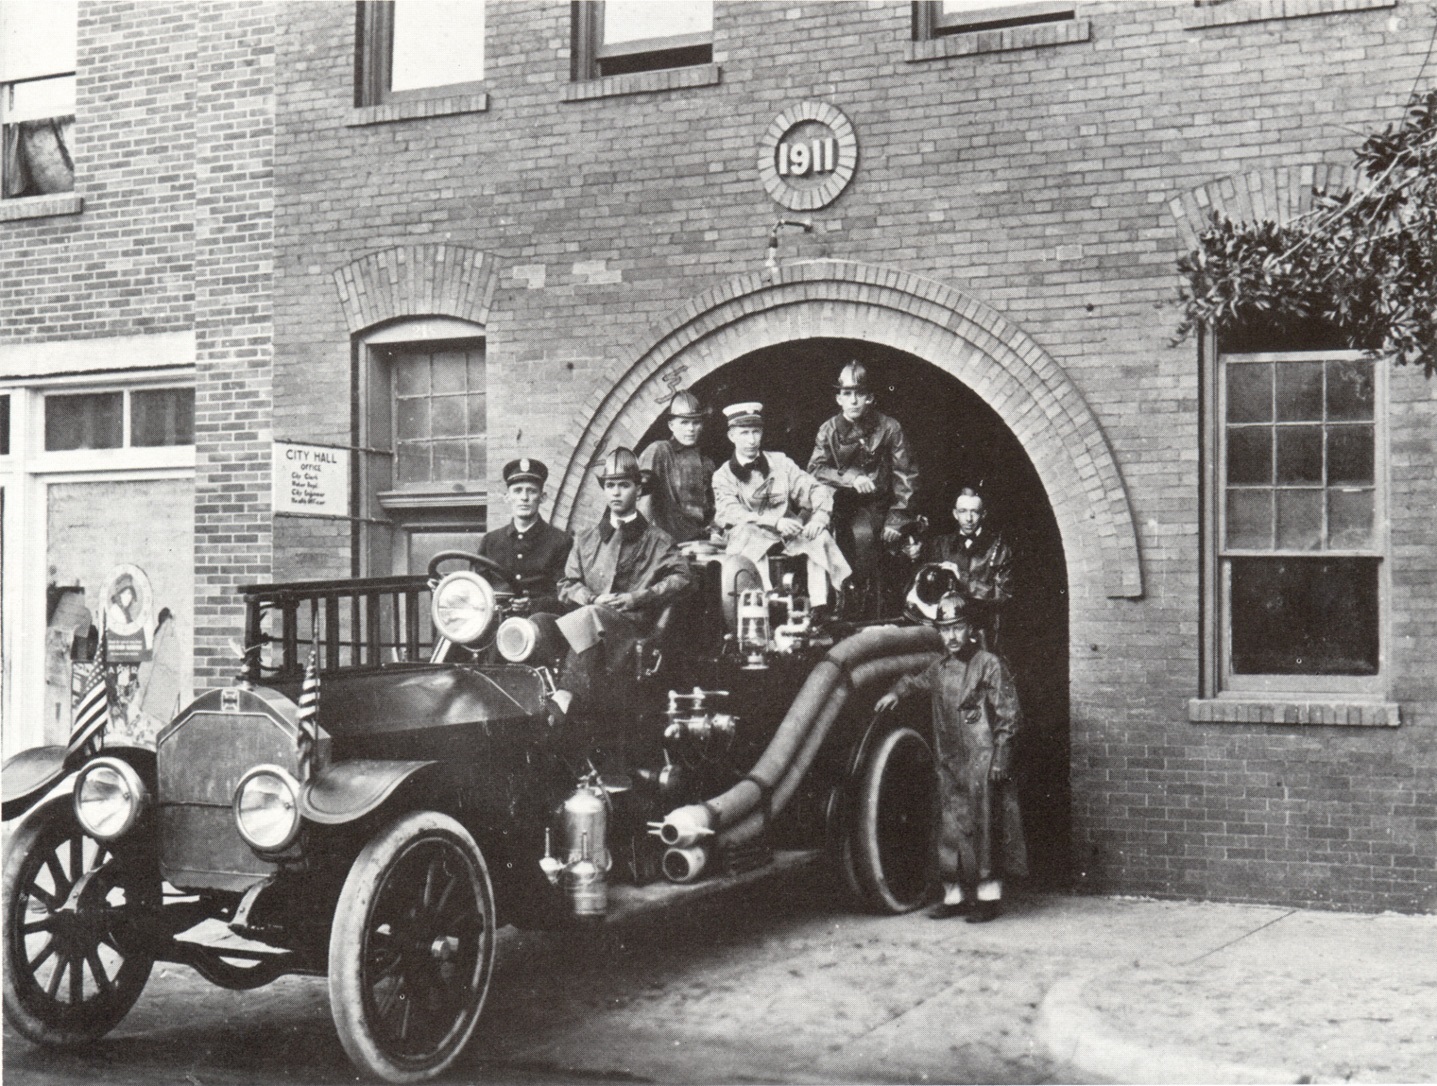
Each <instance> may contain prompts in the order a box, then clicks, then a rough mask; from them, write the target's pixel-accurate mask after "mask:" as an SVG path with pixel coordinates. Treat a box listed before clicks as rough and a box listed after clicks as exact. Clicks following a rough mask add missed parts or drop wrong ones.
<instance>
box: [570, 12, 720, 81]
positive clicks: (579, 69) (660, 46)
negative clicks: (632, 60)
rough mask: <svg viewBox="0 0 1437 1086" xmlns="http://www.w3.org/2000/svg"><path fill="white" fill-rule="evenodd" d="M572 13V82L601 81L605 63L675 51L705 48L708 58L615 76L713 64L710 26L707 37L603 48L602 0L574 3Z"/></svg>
mask: <svg viewBox="0 0 1437 1086" xmlns="http://www.w3.org/2000/svg"><path fill="white" fill-rule="evenodd" d="M573 12H574V15H573V20H574V24H573V28H572V38H573V42H572V56H573V69H574V70H573V79H574V81H575V82H582V81H585V80H590V79H599V78H602V77H603V75H604V72H603V71H602V65H603V62H604V61H605V60H614V59H619V58H627V57H636V58H642V57H644V56H647V55H649V54H655V55H660V54H664V53H670V52H673V51H674V50H678V49H697V48H702V47H704V46H708V48H709V57H708V59H707V60H700V61H694V62H692V63H686V64H682V65H669V64H663V63H654V64H652V65H649V66H644V65H640V66H638V67H636V68H635V69H634V70H633V71H632V72H625V73H618V74H626V75H628V74H637V73H638V72H641V71H665V70H667V69H669V68H671V67H683V68H690V67H698V66H699V65H702V64H710V63H712V62H713V44H714V30H713V24H712V23H710V27H709V30H708V32H707V33H697V34H672V35H667V36H662V37H657V36H656V37H652V38H635V39H633V40H632V41H624V42H614V43H613V44H605V43H604V12H605V0H575V3H574V6H573ZM716 15H717V12H715V16H716Z"/></svg>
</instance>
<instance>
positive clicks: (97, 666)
mask: <svg viewBox="0 0 1437 1086" xmlns="http://www.w3.org/2000/svg"><path fill="white" fill-rule="evenodd" d="M105 663H106V660H105V634H104V632H103V631H102V632H101V634H100V647H99V649H98V651H97V652H96V653H95V659H94V660H93V661H92V662H91V663H90V673H89V675H87V676H86V677H85V685H84V686H82V687H81V688H80V696H79V698H78V699H76V701H75V715H74V725H73V726H72V727H71V729H70V746H69V749H70V752H71V753H74V752H76V751H83V750H85V749H86V748H90V747H93V748H95V749H98V748H99V746H100V740H101V738H102V737H103V736H104V734H105V728H106V726H107V725H108V724H109V722H110V686H109V683H107V682H106V681H105Z"/></svg>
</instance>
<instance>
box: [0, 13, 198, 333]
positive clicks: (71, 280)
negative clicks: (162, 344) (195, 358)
mask: <svg viewBox="0 0 1437 1086" xmlns="http://www.w3.org/2000/svg"><path fill="white" fill-rule="evenodd" d="M195 11H196V9H195V7H194V5H176V4H130V3H84V4H82V5H81V18H80V22H81V26H80V34H79V41H78V53H77V57H76V64H77V67H76V72H77V77H76V91H75V136H74V148H73V158H74V162H75V191H76V193H77V194H79V195H80V196H81V198H82V199H83V200H84V211H83V213H82V214H79V215H59V216H53V217H49V218H42V219H31V220H20V221H14V222H6V223H4V224H0V239H3V244H0V313H3V314H4V320H3V321H0V341H5V342H16V341H22V340H36V341H38V340H59V339H94V338H99V337H102V336H122V335H135V334H139V333H147V332H168V331H176V330H186V329H189V328H190V327H191V321H192V317H193V309H194V261H195V242H194V207H195V203H194V201H195V191H194V185H195V177H194V172H195V167H194V156H195V131H194V97H195V83H194V68H195V48H196V30H197V25H196V19H195Z"/></svg>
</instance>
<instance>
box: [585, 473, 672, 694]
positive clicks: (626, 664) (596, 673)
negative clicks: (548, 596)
mask: <svg viewBox="0 0 1437 1086" xmlns="http://www.w3.org/2000/svg"><path fill="white" fill-rule="evenodd" d="M640 481H641V475H640V473H639V461H638V458H637V457H636V456H634V454H633V451H632V450H630V449H624V448H619V449H615V450H614V451H613V452H611V453H609V454H608V455H607V456H605V457H604V460H603V462H602V464H601V465H600V467H599V485H600V486H602V487H603V488H604V497H605V499H606V500H607V502H608V507H609V508H608V511H607V512H605V514H604V517H603V519H602V520H600V521H599V523H598V524H596V525H594V526H593V527H592V528H588V529H586V530H584V531H582V532H580V533H579V535H578V537H577V538H575V540H574V549H573V550H571V551H570V552H569V560H568V562H567V564H566V565H565V567H564V576H563V578H562V579H561V580H560V582H559V598H560V599H561V600H563V601H564V602H565V603H567V604H569V605H571V606H573V607H575V608H577V610H574V611H571V612H570V613H569V614H567V615H564V616H563V617H562V618H561V619H559V629H560V631H561V632H562V633H563V634H564V637H565V639H566V640H567V641H568V644H569V653H568V656H567V657H566V658H565V660H564V663H563V665H562V666H561V668H560V671H559V685H560V686H561V687H563V688H564V689H565V690H567V691H569V693H570V694H572V695H574V697H575V698H576V699H578V700H580V701H588V702H590V703H593V704H597V705H599V706H601V707H602V706H604V705H605V704H606V703H608V702H610V701H611V700H614V696H615V695H616V693H617V691H616V685H615V683H614V682H612V681H608V680H609V679H615V680H618V681H619V682H620V683H622V681H623V680H624V678H625V677H626V676H632V675H633V674H634V673H635V671H636V667H635V664H634V661H633V650H634V647H635V646H636V645H637V644H638V642H639V641H640V639H642V638H643V637H644V636H646V635H647V634H649V633H651V632H652V631H653V628H654V625H655V623H656V621H657V620H658V617H659V614H660V613H661V612H662V611H663V609H664V607H665V605H666V604H668V603H669V602H670V601H671V600H674V599H676V598H677V597H678V596H680V595H681V594H682V593H684V592H685V591H686V590H687V589H688V587H689V584H690V576H689V567H688V563H687V562H686V561H685V560H684V557H683V555H682V554H680V553H679V548H678V546H677V544H675V543H674V541H673V538H672V537H671V536H669V534H668V533H667V532H665V531H663V530H662V529H661V528H656V527H654V526H653V525H652V524H650V523H649V522H648V521H647V520H645V519H644V515H643V514H642V513H640V512H639V510H638V499H639V484H640Z"/></svg>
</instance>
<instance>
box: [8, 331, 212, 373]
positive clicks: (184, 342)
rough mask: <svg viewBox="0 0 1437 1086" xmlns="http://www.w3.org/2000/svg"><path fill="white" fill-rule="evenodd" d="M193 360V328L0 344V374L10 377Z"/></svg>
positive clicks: (137, 367)
mask: <svg viewBox="0 0 1437 1086" xmlns="http://www.w3.org/2000/svg"><path fill="white" fill-rule="evenodd" d="M194 363H195V333H194V332H193V331H184V332H157V333H155V334H154V335H148V336H113V337H109V338H105V339H67V340H56V341H52V342H48V343H6V344H0V374H3V375H4V377H5V379H7V380H8V379H12V378H20V379H33V378H37V377H53V376H56V375H58V374H64V373H98V372H101V371H108V370H124V371H129V370H148V369H156V368H169V367H173V366H190V367H193V366H194Z"/></svg>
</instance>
